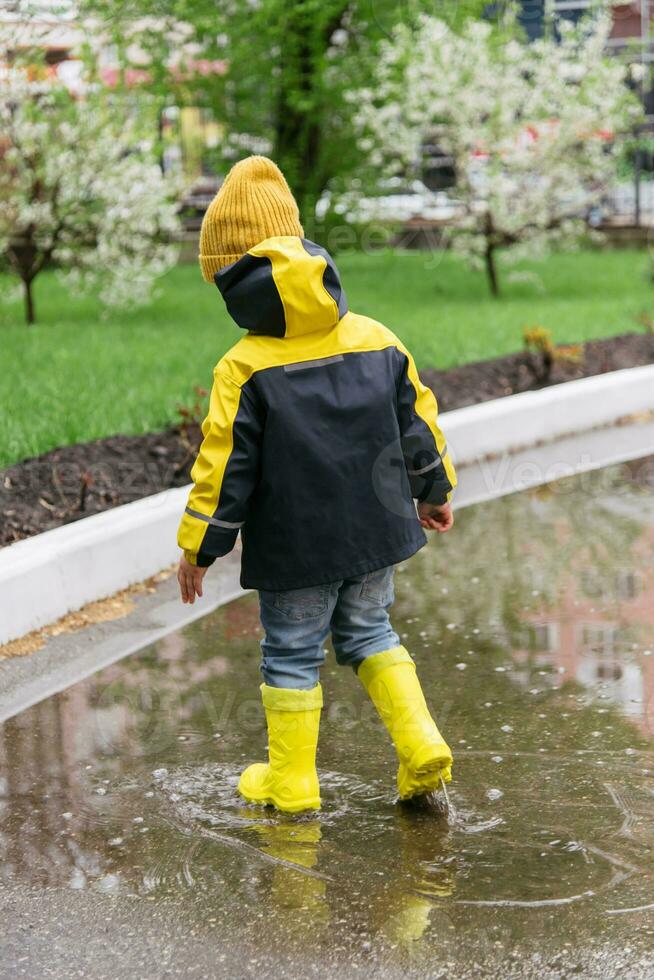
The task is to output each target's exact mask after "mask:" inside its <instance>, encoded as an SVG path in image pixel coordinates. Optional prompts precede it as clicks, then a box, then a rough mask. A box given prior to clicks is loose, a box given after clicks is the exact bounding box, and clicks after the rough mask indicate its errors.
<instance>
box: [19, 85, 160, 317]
mask: <svg viewBox="0 0 654 980" xmlns="http://www.w3.org/2000/svg"><path fill="white" fill-rule="evenodd" d="M0 134H1V139H0V145H2V147H3V150H4V156H3V157H2V158H1V159H0V255H4V256H5V257H6V258H7V259H8V262H9V267H10V268H12V269H13V271H15V272H16V273H18V274H19V275H20V277H21V278H22V279H23V281H24V282H25V280H26V278H30V277H32V278H33V277H34V276H35V275H36V274H37V273H38V272H39V271H40V270H41V268H43V267H45V266H46V265H52V266H54V267H55V268H57V269H58V270H59V272H60V274H62V275H64V276H65V277H66V278H67V279H68V282H69V284H70V286H71V288H72V289H73V288H74V289H82V288H83V289H85V290H88V289H90V288H95V289H96V290H97V293H98V296H99V298H100V300H101V301H102V302H103V303H104V304H107V305H114V306H125V305H129V304H135V303H141V302H144V301H146V300H147V298H148V295H149V293H150V289H151V286H152V284H153V282H154V280H155V279H156V278H157V277H159V276H161V275H162V274H163V273H164V272H165V271H166V270H167V269H168V268H169V267H170V266H171V265H172V264H173V263H174V261H175V259H176V253H177V248H176V246H174V245H173V244H172V242H173V239H174V237H175V233H176V232H177V230H178V218H177V214H176V205H175V203H174V202H173V201H172V200H171V196H170V195H171V190H172V188H171V187H169V186H168V184H167V181H166V180H165V178H164V177H163V176H162V174H161V171H160V170H159V168H158V166H157V165H156V164H155V163H154V161H153V160H152V158H149V157H148V155H147V154H144V153H143V152H142V147H141V145H140V144H139V134H138V133H137V131H136V126H135V125H134V124H133V123H132V122H130V120H129V119H126V118H125V112H124V111H120V110H119V109H118V104H117V103H116V102H115V101H114V102H107V101H106V100H103V99H102V98H97V97H90V98H87V99H85V100H80V101H77V100H76V99H75V98H74V97H73V96H71V94H70V93H69V92H68V91H67V90H66V89H65V88H64V87H63V86H62V85H60V84H57V83H55V82H53V81H51V80H47V81H39V80H34V79H33V78H31V77H30V75H29V74H28V73H27V72H25V71H24V70H23V69H22V68H21V67H6V66H5V68H4V70H3V72H2V74H1V75H0Z"/></svg>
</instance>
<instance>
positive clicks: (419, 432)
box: [397, 346, 456, 504]
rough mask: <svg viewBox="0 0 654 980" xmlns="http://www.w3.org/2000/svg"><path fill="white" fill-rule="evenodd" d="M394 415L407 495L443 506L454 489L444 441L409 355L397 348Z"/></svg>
mask: <svg viewBox="0 0 654 980" xmlns="http://www.w3.org/2000/svg"><path fill="white" fill-rule="evenodd" d="M398 356H399V359H400V365H399V380H398V387H397V411H398V422H399V425H400V434H401V440H402V455H403V456H404V464H405V466H406V470H407V474H408V477H409V483H410V484H411V495H412V496H413V497H414V498H415V499H417V500H419V501H420V502H421V503H422V502H423V501H426V502H428V503H431V504H444V503H447V502H448V501H449V500H450V498H451V496H452V491H453V490H454V488H455V486H456V472H455V470H454V465H453V463H452V460H451V459H450V456H449V453H448V451H447V445H446V443H445V437H444V436H443V433H442V432H441V430H440V428H439V427H438V421H437V420H438V405H437V403H436V398H435V397H434V394H433V392H432V391H431V390H430V389H429V388H426V387H425V385H423V383H422V382H421V380H420V377H419V375H418V371H417V369H416V366H415V363H414V360H413V358H412V357H411V355H410V354H409V352H408V351H407V350H406V349H404V348H403V347H401V346H400V347H398Z"/></svg>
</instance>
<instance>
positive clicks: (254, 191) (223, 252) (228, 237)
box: [199, 157, 304, 283]
mask: <svg viewBox="0 0 654 980" xmlns="http://www.w3.org/2000/svg"><path fill="white" fill-rule="evenodd" d="M276 235H297V236H298V237H300V238H302V237H303V235H304V232H303V230H302V225H301V224H300V213H299V211H298V206H297V204H296V203H295V198H294V197H293V195H292V194H291V190H290V188H289V186H288V184H287V183H286V178H285V177H284V174H283V173H282V172H281V170H280V169H279V167H278V166H277V165H276V164H274V163H273V162H272V160H269V159H268V157H247V158H246V159H245V160H241V161H240V162H239V163H237V164H235V165H234V166H233V167H232V169H231V170H230V171H229V173H228V174H227V176H226V177H225V180H224V182H223V185H222V187H221V188H220V190H219V191H218V193H217V194H216V196H215V197H214V199H213V201H212V202H211V204H210V205H209V207H208V208H207V212H206V214H205V216H204V219H203V221H202V229H201V231H200V255H199V259H200V268H201V269H202V275H203V276H204V278H205V279H206V281H207V282H211V283H213V281H214V279H213V277H214V275H215V273H216V272H217V271H218V270H219V269H222V268H224V267H225V266H226V265H230V264H231V263H232V262H236V260H237V259H240V258H241V256H242V255H244V254H245V253H246V252H247V250H248V249H250V248H252V247H253V246H254V245H258V244H259V242H262V241H263V240H264V239H265V238H272V237H273V236H276Z"/></svg>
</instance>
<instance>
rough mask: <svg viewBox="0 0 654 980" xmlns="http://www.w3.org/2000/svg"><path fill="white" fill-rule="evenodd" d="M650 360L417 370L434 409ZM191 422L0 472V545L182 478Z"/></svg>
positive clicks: (638, 341) (620, 349)
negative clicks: (435, 400) (433, 394)
mask: <svg viewBox="0 0 654 980" xmlns="http://www.w3.org/2000/svg"><path fill="white" fill-rule="evenodd" d="M651 363H654V334H651V333H650V334H627V335H625V336H622V337H613V338H610V339H607V340H597V341H592V342H590V343H588V344H586V345H585V346H584V347H583V348H581V349H580V350H579V351H576V352H572V351H570V350H568V351H567V355H566V356H565V357H564V358H562V359H559V358H557V357H555V359H554V362H553V364H552V365H551V369H550V370H549V371H548V370H547V367H546V365H545V363H544V362H543V360H542V358H541V357H540V355H535V354H529V353H519V354H510V355H508V356H507V357H499V358H496V359H495V360H492V361H482V362H479V363H476V364H465V365H463V366H462V367H458V368H454V369H452V370H449V371H438V370H436V369H426V370H423V371H421V376H422V378H423V380H424V382H425V384H428V385H430V386H431V387H432V388H433V389H434V391H435V392H436V395H437V397H438V400H439V404H440V409H441V411H449V410H451V409H454V408H462V407H463V406H465V405H473V404H476V403H477V402H483V401H489V400H490V399H492V398H502V397H504V396H506V395H513V394H516V393H517V392H521V391H531V390H534V389H537V388H542V387H546V386H547V385H551V384H560V383H561V382H564V381H572V380H574V379H576V378H583V377H589V376H591V375H595V374H603V373H605V372H607V371H617V370H619V369H620V368H628V367H636V366H637V365H641V364H651ZM199 438H200V431H199V426H197V425H196V424H188V425H183V426H175V427H173V428H170V429H167V430H166V431H165V432H153V433H148V434H147V435H143V436H121V435H118V436H111V437H110V438H108V439H98V440H96V441H95V442H89V443H82V444H80V445H76V446H64V447H63V448H61V449H53V450H52V451H51V452H49V453H46V454H45V455H43V456H38V457H37V458H35V459H27V460H24V461H23V462H21V463H16V464H15V465H14V466H10V467H9V468H8V469H5V470H2V471H0V518H1V525H0V545H7V544H12V543H13V542H14V541H19V540H20V539H21V538H26V537H29V536H30V535H32V534H38V533H40V532H41V531H47V530H49V529H51V528H54V527H58V526H59V525H61V524H68V523H70V522H71V521H76V520H79V519H80V518H82V517H88V516H89V514H96V513H98V512H99V511H103V510H108V509H109V508H110V507H116V506H118V505H119V504H125V503H129V502H130V501H132V500H138V499H139V498H140V497H145V496H147V495H148V494H153V493H158V492H159V491H160V490H166V489H169V488H170V487H179V486H183V485H184V484H185V483H188V482H189V479H190V477H189V473H190V469H191V466H192V465H193V460H194V457H195V452H196V449H197V446H198V443H199Z"/></svg>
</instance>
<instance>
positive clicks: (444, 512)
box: [418, 503, 454, 534]
mask: <svg viewBox="0 0 654 980" xmlns="http://www.w3.org/2000/svg"><path fill="white" fill-rule="evenodd" d="M418 517H419V518H420V523H421V525H422V527H424V528H425V530H426V531H438V533H439V534H445V532H446V531H449V529H450V528H451V527H452V525H453V524H454V514H453V513H452V508H451V507H450V505H449V504H427V503H421V504H418Z"/></svg>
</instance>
